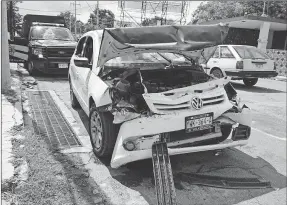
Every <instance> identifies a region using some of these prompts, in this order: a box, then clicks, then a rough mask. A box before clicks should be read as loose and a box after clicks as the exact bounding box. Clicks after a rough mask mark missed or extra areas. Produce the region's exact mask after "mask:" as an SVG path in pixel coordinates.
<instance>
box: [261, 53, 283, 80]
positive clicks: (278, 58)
mask: <svg viewBox="0 0 287 205" xmlns="http://www.w3.org/2000/svg"><path fill="white" fill-rule="evenodd" d="M266 53H267V55H269V56H270V57H271V59H273V60H274V61H275V65H276V70H277V72H278V73H279V74H278V75H281V76H287V51H286V50H277V49H267V50H266Z"/></svg>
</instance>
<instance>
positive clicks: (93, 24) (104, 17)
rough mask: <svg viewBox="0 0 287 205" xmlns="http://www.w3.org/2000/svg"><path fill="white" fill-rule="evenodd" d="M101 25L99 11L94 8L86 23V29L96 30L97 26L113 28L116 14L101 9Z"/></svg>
mask: <svg viewBox="0 0 287 205" xmlns="http://www.w3.org/2000/svg"><path fill="white" fill-rule="evenodd" d="M98 21H99V25H97V11H96V10H94V12H93V13H91V14H90V18H89V20H88V23H87V24H86V25H85V28H86V31H90V30H95V29H97V28H99V29H103V28H112V27H114V21H115V15H114V13H113V12H112V11H110V10H107V9H99V20H98Z"/></svg>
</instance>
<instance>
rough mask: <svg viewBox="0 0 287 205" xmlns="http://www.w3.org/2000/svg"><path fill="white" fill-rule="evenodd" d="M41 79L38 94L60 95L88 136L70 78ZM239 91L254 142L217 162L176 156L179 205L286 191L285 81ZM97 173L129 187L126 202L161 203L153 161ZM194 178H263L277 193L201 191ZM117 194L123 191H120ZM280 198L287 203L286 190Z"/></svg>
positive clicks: (240, 87)
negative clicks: (137, 198)
mask: <svg viewBox="0 0 287 205" xmlns="http://www.w3.org/2000/svg"><path fill="white" fill-rule="evenodd" d="M36 79H37V81H38V85H37V87H38V89H39V90H53V91H55V92H56V94H57V95H58V97H59V98H60V99H61V100H62V101H63V102H64V103H65V105H66V106H67V107H68V108H69V109H70V110H71V111H72V113H73V116H74V118H75V119H76V121H77V123H79V124H80V125H81V127H82V129H81V132H83V133H85V134H86V133H87V122H88V118H87V116H86V115H85V114H84V112H83V111H82V110H81V109H79V110H73V109H72V108H71V106H70V100H69V85H68V81H67V78H66V77H65V76H64V77H54V76H52V77H51V76H50V77H44V76H42V77H36ZM234 87H235V88H236V89H237V90H238V92H239V94H240V96H241V98H242V102H244V103H246V105H247V106H249V107H250V108H251V109H252V110H253V113H254V115H253V121H252V133H251V137H250V142H249V144H248V145H246V146H244V147H241V148H231V149H225V150H224V151H223V153H222V155H220V156H217V157H216V156H214V154H213V152H204V153H195V154H188V155H180V156H173V157H171V164H172V169H173V174H174V181H175V186H176V194H177V200H178V204H182V205H188V204H207V205H208V204H210V205H214V204H218V205H224V204H237V203H240V202H244V201H246V200H250V199H253V198H255V197H258V196H262V195H264V194H267V193H271V194H272V193H275V192H276V190H278V189H283V188H286V82H282V81H275V80H267V79H260V80H259V82H258V84H257V85H256V86H255V87H253V88H251V89H248V88H246V87H245V86H244V85H243V84H242V83H241V82H235V83H234ZM97 166H98V167H97ZM103 166H104V167H103ZM93 169H94V170H91V172H93V171H96V169H105V170H106V171H107V172H108V175H109V176H111V180H113V181H114V182H116V184H117V186H120V187H124V188H125V189H123V188H121V189H123V191H122V192H123V193H122V196H123V199H122V200H123V201H124V200H128V199H129V197H131V196H129V193H130V192H133V193H134V192H136V193H139V195H141V196H142V197H143V198H144V200H146V201H147V202H148V203H149V204H156V198H155V191H154V185H153V178H152V177H153V172H152V162H151V160H144V161H140V162H135V163H131V164H129V165H127V166H124V167H121V168H119V169H112V168H111V167H110V166H109V163H108V161H102V162H101V164H100V165H95V166H94V168H93ZM191 173H201V174H207V175H216V176H224V177H258V176H259V177H263V178H264V179H265V180H268V181H270V182H271V185H272V188H266V189H221V188H212V187H207V186H197V185H192V184H191V183H190V181H189V180H187V179H186V177H184V178H183V177H182V175H185V176H188V175H189V174H191ZM187 178H188V177H187ZM114 182H113V183H114ZM114 184H115V183H114ZM112 190H114V191H119V190H117V188H116V187H113V188H112ZM127 190H129V191H128V192H127ZM277 197H279V198H281V199H286V193H285V191H284V193H283V194H280V196H277ZM269 198H270V199H269V200H268V202H266V204H273V203H272V200H275V199H274V198H272V197H269ZM283 201H284V200H283ZM118 204H120V202H119V203H118ZM135 204H136V203H135ZM274 204H276V203H274ZM277 204H278V203H277Z"/></svg>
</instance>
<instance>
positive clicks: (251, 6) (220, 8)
mask: <svg viewBox="0 0 287 205" xmlns="http://www.w3.org/2000/svg"><path fill="white" fill-rule="evenodd" d="M263 8H264V2H263V1H209V2H204V3H203V2H202V3H201V4H200V5H199V6H198V8H197V9H196V10H195V11H194V13H193V19H194V20H197V21H198V22H203V21H209V20H217V19H224V18H232V17H238V16H243V15H255V16H261V15H262V14H263ZM286 8H287V3H286V1H267V2H266V5H265V12H264V13H265V14H267V15H268V16H270V17H274V18H280V19H287V12H286Z"/></svg>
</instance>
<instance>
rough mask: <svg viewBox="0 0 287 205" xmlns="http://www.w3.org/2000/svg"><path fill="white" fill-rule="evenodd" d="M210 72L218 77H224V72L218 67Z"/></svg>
mask: <svg viewBox="0 0 287 205" xmlns="http://www.w3.org/2000/svg"><path fill="white" fill-rule="evenodd" d="M210 74H211V75H213V76H214V77H216V78H223V77H224V76H223V73H222V72H221V70H220V69H218V68H215V69H213V70H212V71H211V73H210Z"/></svg>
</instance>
